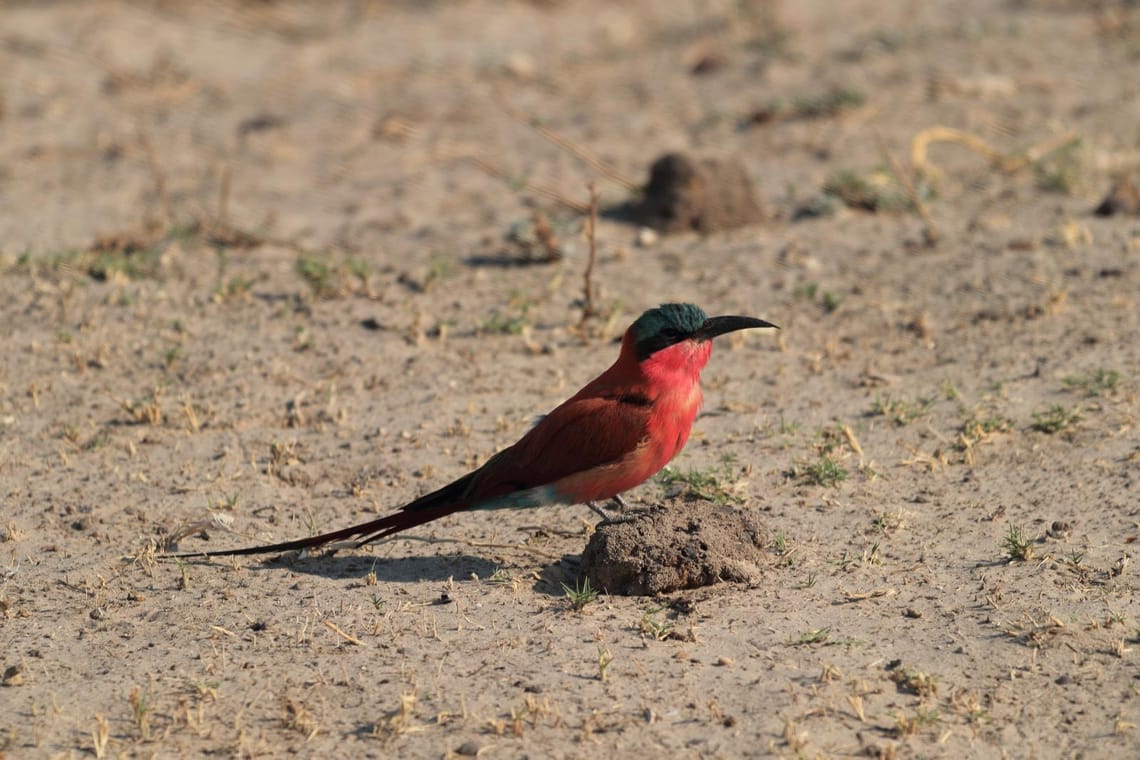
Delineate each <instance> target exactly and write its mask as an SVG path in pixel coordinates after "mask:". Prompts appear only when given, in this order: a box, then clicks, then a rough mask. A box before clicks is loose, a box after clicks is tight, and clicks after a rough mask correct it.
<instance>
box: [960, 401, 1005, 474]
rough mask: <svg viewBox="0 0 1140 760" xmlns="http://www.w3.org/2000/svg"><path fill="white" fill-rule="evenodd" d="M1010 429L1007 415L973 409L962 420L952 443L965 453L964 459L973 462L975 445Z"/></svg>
mask: <svg viewBox="0 0 1140 760" xmlns="http://www.w3.org/2000/svg"><path fill="white" fill-rule="evenodd" d="M1012 429H1013V420H1011V419H1009V418H1008V417H1003V416H1002V415H1000V414H997V413H985V412H982V411H979V410H977V409H975V410H974V411H972V412H970V413H969V414H968V415H966V417H965V418H964V419H963V420H962V424H961V425H960V426H959V427H958V436H957V438H956V439H955V441H954V443H955V446H956V447H957V449H958V450H959V451H961V452H963V453H964V454H965V456H966V461H967V462H968V463H970V464H973V461H974V456H973V449H974V447H975V446H977V445H978V444H981V443H985V442H986V441H988V440H990V439H991V438H993V437H994V436H995V435H998V434H999V433H1008V432H1009V431H1010V430H1012Z"/></svg>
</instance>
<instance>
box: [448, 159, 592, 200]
mask: <svg viewBox="0 0 1140 760" xmlns="http://www.w3.org/2000/svg"><path fill="white" fill-rule="evenodd" d="M464 158H466V159H467V160H468V161H470V162H471V163H473V164H475V165H476V166H478V167H479V168H480V169H482V170H483V171H485V172H486V173H487V174H490V175H491V176H492V177H498V178H499V179H501V180H504V181H506V182H509V183H514V181H515V180H514V177H512V176H511V175H510V174H508V173H507V172H505V171H503V170H502V169H500V168H498V167H497V166H495V165H494V164H492V163H491V162H489V161H485V160H484V159H482V158H479V157H478V156H464ZM523 187H525V188H526V189H527V190H529V191H531V192H532V193H535V194H536V195H542V196H545V197H547V198H550V199H551V200H553V201H555V202H556V203H561V204H562V205H563V206H565V207H566V208H568V209H570V210H572V211H576V212H578V213H579V214H585V213H587V212H588V211H589V210H590V208H589V206H585V205H583V204H582V203H579V202H578V201H575V200H572V199H570V198H567V197H566V196H565V195H563V194H562V193H560V192H558V191H557V190H555V189H554V188H550V187H545V186H543V185H535V184H532V183H530V182H527V183H524V185H523Z"/></svg>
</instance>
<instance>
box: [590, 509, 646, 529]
mask: <svg viewBox="0 0 1140 760" xmlns="http://www.w3.org/2000/svg"><path fill="white" fill-rule="evenodd" d="M656 511H657V509H656V507H652V506H650V507H634V508H632V509H629V510H627V511H625V512H622V513H621V514H620V515H617V516H615V517H607V518H606V519H605V520H602V521H601V522H600V523H598V525H621V524H622V523H628V522H633V521H635V520H640V519H641V518H642V517H644V516H645V515H648V514H652V513H654V512H656Z"/></svg>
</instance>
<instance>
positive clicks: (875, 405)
mask: <svg viewBox="0 0 1140 760" xmlns="http://www.w3.org/2000/svg"><path fill="white" fill-rule="evenodd" d="M933 407H934V399H933V398H928V397H925V396H919V397H918V398H917V399H915V400H913V401H910V400H907V399H893V398H891V397H890V396H880V397H879V398H876V399H875V400H874V402H872V403H871V409H870V411H868V412H867V416H869V417H886V418H887V419H889V420H890V421H891V422H893V423H895V425H896V426H897V427H904V426H906V425H909V424H910V423H912V422H914V421H915V420H917V419H920V418H921V417H925V416H926V415H927V414H929V413H930V410H931V409H932V408H933Z"/></svg>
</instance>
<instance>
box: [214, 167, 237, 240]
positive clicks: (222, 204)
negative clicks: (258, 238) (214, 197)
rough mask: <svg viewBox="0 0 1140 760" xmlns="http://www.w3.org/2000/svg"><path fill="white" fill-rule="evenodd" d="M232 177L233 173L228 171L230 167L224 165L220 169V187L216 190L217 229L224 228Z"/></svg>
mask: <svg viewBox="0 0 1140 760" xmlns="http://www.w3.org/2000/svg"><path fill="white" fill-rule="evenodd" d="M232 177H233V172H232V171H231V170H230V165H229V164H226V165H225V166H223V167H222V186H221V187H220V188H218V219H217V225H218V226H219V227H223V228H224V227H225V226H226V216H228V213H227V212H228V210H229V206H230V182H231V179H232Z"/></svg>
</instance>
